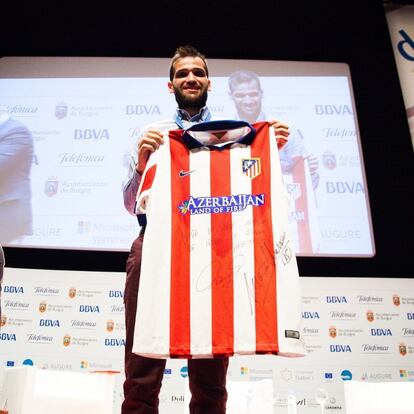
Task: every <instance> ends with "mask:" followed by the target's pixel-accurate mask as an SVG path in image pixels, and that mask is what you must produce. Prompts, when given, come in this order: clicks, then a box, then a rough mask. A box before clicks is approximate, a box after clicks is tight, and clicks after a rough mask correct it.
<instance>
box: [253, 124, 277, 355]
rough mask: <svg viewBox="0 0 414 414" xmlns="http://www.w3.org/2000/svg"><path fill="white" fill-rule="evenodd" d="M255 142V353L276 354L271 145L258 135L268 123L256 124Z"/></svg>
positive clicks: (264, 135)
mask: <svg viewBox="0 0 414 414" xmlns="http://www.w3.org/2000/svg"><path fill="white" fill-rule="evenodd" d="M255 127H256V129H257V135H256V139H255V140H254V141H253V144H252V146H251V156H252V158H256V157H259V158H260V161H261V169H262V172H261V174H259V175H258V176H257V177H256V178H253V179H252V193H253V194H264V195H265V203H264V205H262V206H260V207H253V229H254V271H255V305H256V350H257V353H270V352H272V353H277V352H278V351H279V345H278V337H277V303H276V301H277V299H276V298H277V296H276V262H275V251H274V241H273V231H272V228H273V225H272V205H271V197H270V193H271V191H270V189H271V187H270V184H271V182H270V171H271V164H270V143H269V139H268V133H267V134H266V133H263V135H260V137H262V139H260V140H258V139H257V136H258V135H259V134H260V131H261V130H262V129H263V128H269V127H268V124H267V123H263V124H255Z"/></svg>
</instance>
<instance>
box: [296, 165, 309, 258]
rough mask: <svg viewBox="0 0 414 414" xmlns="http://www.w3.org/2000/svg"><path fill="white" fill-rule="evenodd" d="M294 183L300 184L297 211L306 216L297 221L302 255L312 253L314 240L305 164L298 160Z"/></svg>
mask: <svg viewBox="0 0 414 414" xmlns="http://www.w3.org/2000/svg"><path fill="white" fill-rule="evenodd" d="M292 178H293V182H294V183H300V186H301V190H300V193H301V194H300V196H299V197H298V198H297V199H296V200H295V210H296V211H298V212H302V213H303V214H304V218H303V220H297V221H296V224H297V226H298V238H299V251H300V252H302V253H308V252H312V239H311V234H310V228H309V214H308V196H307V194H308V189H307V188H306V177H305V162H304V161H303V159H300V160H298V162H297V163H296V165H295V166H294V168H293V171H292Z"/></svg>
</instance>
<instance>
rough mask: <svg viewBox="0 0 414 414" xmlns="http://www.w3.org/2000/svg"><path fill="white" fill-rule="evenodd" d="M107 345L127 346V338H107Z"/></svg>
mask: <svg viewBox="0 0 414 414" xmlns="http://www.w3.org/2000/svg"><path fill="white" fill-rule="evenodd" d="M105 346H125V339H112V338H111V339H109V338H105Z"/></svg>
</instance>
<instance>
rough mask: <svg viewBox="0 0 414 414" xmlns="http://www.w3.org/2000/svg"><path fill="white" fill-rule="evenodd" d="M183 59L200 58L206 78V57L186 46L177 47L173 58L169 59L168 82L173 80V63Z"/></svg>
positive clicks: (193, 48)
mask: <svg viewBox="0 0 414 414" xmlns="http://www.w3.org/2000/svg"><path fill="white" fill-rule="evenodd" d="M185 57H194V58H196V57H198V58H200V59H201V60H202V61H203V63H204V69H205V71H206V74H207V77H208V67H207V59H206V57H205V56H204V55H203V54H201V53H200V52H199V51H198V50H197V49H196V48H195V47H194V46H190V45H186V46H179V47H177V49H176V51H175V53H174V56H173V57H172V59H171V63H170V81H172V80H173V78H174V74H175V69H174V65H175V62H177V60H178V59H182V58H185Z"/></svg>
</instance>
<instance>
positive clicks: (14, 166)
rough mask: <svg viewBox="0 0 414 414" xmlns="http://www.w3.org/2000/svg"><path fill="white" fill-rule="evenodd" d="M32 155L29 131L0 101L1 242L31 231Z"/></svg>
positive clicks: (15, 238) (9, 240) (14, 238)
mask: <svg viewBox="0 0 414 414" xmlns="http://www.w3.org/2000/svg"><path fill="white" fill-rule="evenodd" d="M32 158H33V138H32V134H31V133H30V131H29V130H28V129H27V128H26V126H24V125H23V124H22V123H21V122H19V121H17V120H15V119H13V118H12V117H11V116H10V114H9V113H8V110H7V107H6V106H1V105H0V243H3V244H6V243H9V242H12V241H14V240H17V239H19V238H20V237H22V236H25V235H30V234H32V207H31V184H30V170H31V166H32Z"/></svg>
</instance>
